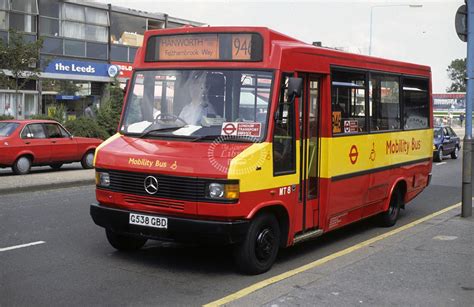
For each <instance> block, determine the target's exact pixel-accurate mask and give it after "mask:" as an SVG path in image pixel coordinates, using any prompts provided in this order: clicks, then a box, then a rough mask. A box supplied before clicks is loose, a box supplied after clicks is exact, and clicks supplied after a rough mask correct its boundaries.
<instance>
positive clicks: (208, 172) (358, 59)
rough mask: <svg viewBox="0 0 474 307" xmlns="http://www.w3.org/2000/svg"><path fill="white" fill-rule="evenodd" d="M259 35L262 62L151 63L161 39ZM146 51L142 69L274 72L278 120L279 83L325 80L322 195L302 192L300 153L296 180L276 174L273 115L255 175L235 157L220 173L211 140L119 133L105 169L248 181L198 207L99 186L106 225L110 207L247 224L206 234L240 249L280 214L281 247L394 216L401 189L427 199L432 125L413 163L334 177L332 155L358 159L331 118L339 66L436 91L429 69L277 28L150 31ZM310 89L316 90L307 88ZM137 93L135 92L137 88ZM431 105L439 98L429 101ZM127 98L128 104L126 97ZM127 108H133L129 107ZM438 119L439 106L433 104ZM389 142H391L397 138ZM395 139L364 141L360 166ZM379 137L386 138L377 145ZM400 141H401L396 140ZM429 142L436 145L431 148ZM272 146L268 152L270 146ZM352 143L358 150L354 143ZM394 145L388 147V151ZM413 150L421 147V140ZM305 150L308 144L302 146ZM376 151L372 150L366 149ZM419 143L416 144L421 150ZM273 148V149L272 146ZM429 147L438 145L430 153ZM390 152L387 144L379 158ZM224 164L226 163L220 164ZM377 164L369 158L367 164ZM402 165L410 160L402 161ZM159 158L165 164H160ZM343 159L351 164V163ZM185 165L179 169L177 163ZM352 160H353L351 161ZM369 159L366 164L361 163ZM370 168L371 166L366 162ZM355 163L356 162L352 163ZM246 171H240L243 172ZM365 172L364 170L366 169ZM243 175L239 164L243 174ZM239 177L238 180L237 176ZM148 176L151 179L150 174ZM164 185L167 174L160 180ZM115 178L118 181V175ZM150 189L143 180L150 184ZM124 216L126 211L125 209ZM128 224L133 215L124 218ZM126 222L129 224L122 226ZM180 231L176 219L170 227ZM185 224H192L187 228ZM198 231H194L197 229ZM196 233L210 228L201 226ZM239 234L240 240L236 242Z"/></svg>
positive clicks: (238, 148)
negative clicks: (232, 197)
mask: <svg viewBox="0 0 474 307" xmlns="http://www.w3.org/2000/svg"><path fill="white" fill-rule="evenodd" d="M236 32H238V33H240V32H242V33H246V32H251V33H258V34H259V35H261V37H262V38H263V59H262V61H256V62H232V61H180V62H172V61H169V62H165V61H162V62H146V61H145V50H146V42H147V41H148V39H149V38H150V37H152V36H155V35H163V36H164V35H172V34H184V33H236ZM144 42H145V43H144V44H145V45H144V46H143V47H142V48H140V49H139V51H138V53H137V56H136V60H135V63H134V69H135V71H140V70H151V69H155V70H156V69H159V70H166V69H198V68H212V69H219V68H221V69H249V70H268V71H273V72H274V85H273V90H272V91H271V97H270V102H271V105H270V106H269V108H270V109H269V114H270V115H273V114H275V112H276V111H277V107H278V101H279V97H280V95H281V93H280V89H279V85H280V84H281V82H282V74H283V73H291V74H292V75H294V76H313V75H314V76H317V78H318V80H319V82H320V83H319V84H320V87H319V102H320V109H319V112H320V113H319V116H318V144H319V145H318V146H319V155H318V157H319V159H318V160H319V161H318V163H319V168H318V170H319V171H320V174H319V175H318V183H317V184H318V193H317V197H316V199H313V200H311V202H309V201H308V204H307V205H305V206H302V200H301V199H300V193H299V190H300V188H301V183H302V182H306V181H307V180H305V179H304V180H303V181H301V182H300V181H299V180H298V178H299V175H300V168H299V166H300V162H298V161H299V159H300V155H301V152H299V150H297V153H296V161H297V167H296V171H295V173H293V174H289V175H288V176H274V175H273V170H272V159H273V156H272V155H271V148H272V147H271V146H272V141H273V134H274V121H273V120H272V119H273V116H270V120H269V121H268V128H267V132H266V135H265V139H264V140H263V142H261V143H260V145H257V146H260V147H261V148H260V149H261V150H267V151H268V152H267V153H269V156H267V157H266V161H265V162H262V165H259V167H261V170H258V168H257V170H254V171H253V172H252V174H249V175H246V176H239V175H236V174H237V172H234V173H232V171H231V170H232V169H233V166H232V163H233V162H232V161H231V166H230V169H229V170H228V172H227V173H226V172H222V171H220V170H218V169H216V168H215V167H213V164H212V163H211V161H210V160H209V158H208V151H209V146H210V143H209V142H187V141H174V140H163V139H147V138H143V139H141V138H135V137H130V136H126V135H122V134H117V135H116V136H114V137H113V138H112V139H110V140H108V141H106V142H105V143H104V145H102V146H101V147H100V148H99V150H98V151H97V153H96V161H95V163H96V164H95V165H96V168H97V169H98V171H104V172H106V171H112V172H119V173H120V174H122V173H133V174H142V175H143V174H147V175H148V174H159V175H162V176H176V177H180V178H186V177H187V178H190V177H191V178H203V179H216V180H220V179H222V180H227V179H235V180H238V181H240V188H241V191H240V197H239V199H238V201H237V202H235V203H229V204H221V203H215V202H207V201H205V200H201V199H198V200H197V201H189V200H181V199H179V198H173V197H168V198H154V197H148V196H138V195H135V194H134V192H133V189H132V190H130V191H128V192H123V191H112V190H109V189H104V188H101V187H98V188H97V192H96V195H97V201H98V203H99V204H98V205H93V206H92V208H91V213H92V215H93V217H94V220H95V221H96V223H97V224H99V225H101V226H103V227H105V228H107V227H112V228H113V227H114V224H113V223H111V222H110V220H111V219H112V218H108V217H107V214H105V213H104V212H103V211H107V210H108V209H110V210H119V211H120V210H122V211H123V212H144V213H147V214H157V215H162V216H167V217H171V218H173V217H175V218H178V219H189V220H193V221H196V223H205V222H209V223H222V224H219V225H226V227H227V226H229V225H231V224H232V223H234V222H235V223H237V227H233V226H232V227H230V226H229V228H226V227H221V228H214V229H212V231H213V233H210V232H206V231H204V233H203V236H204V237H206V238H209V237H213V235H220V236H221V237H223V238H224V240H223V241H225V242H226V243H238V242H240V241H241V240H243V238H244V237H245V235H246V234H247V231H248V227H249V223H251V222H252V220H253V219H254V218H255V217H256V216H257V215H259V214H260V213H262V212H271V214H273V215H274V216H276V217H277V219H278V222H279V227H280V233H281V239H280V240H281V244H280V245H281V246H282V247H284V246H290V245H292V244H294V243H295V242H298V241H299V239H298V238H305V234H308V236H307V237H311V236H313V234H317V235H319V234H321V233H323V232H327V231H330V230H333V229H337V228H340V227H342V226H344V225H347V224H349V223H352V222H355V221H358V220H360V219H363V218H366V217H370V216H373V215H376V214H378V213H380V212H385V211H387V210H388V209H389V204H390V199H391V196H392V194H393V191H394V189H396V188H397V187H398V189H400V191H401V192H400V193H402V194H403V205H404V204H405V203H407V202H409V201H410V200H411V199H413V198H414V197H415V196H416V195H418V194H419V193H420V192H421V191H422V190H423V189H424V188H425V187H426V186H427V185H428V184H429V179H430V172H431V164H432V160H431V154H432V139H431V140H429V141H428V139H429V138H430V137H431V128H432V123H431V122H430V123H429V127H427V129H426V130H423V131H418V132H416V133H415V134H414V136H413V139H414V140H415V141H414V142H418V141H419V140H421V141H420V142H421V144H422V145H420V146H422V148H421V149H420V150H421V151H422V152H423V153H421V152H420V153H419V154H417V156H413V158H411V160H410V159H409V158H403V159H408V160H406V161H405V160H397V159H398V158H397V157H394V158H393V160H391V159H392V158H390V157H388V156H387V157H386V158H385V160H384V162H383V164H380V165H383V166H380V167H374V168H371V167H370V165H367V166H364V167H365V168H360V169H354V170H351V169H349V167H346V168H345V169H342V166H341V171H340V172H339V173H336V172H335V171H333V168H332V166H331V165H332V164H331V163H332V162H331V159H332V156H334V155H335V154H336V153H337V152H339V151H344V152H343V153H341V155H340V156H341V157H340V159H346V160H347V159H349V157H348V155H349V151H347V152H346V147H344V146H346V145H345V144H344V143H347V142H351V141H350V140H351V139H349V137H348V138H347V141H342V140H339V141H338V137H334V136H333V131H332V120H331V118H332V116H331V112H332V111H331V69H332V68H334V67H343V68H351V69H358V70H367V71H375V72H384V73H392V74H397V75H409V76H416V77H422V78H426V79H428V80H430V82H429V87H430V91H429V92H430V93H431V71H430V68H429V67H427V66H422V65H415V64H408V63H404V62H398V61H392V60H387V59H381V58H375V57H369V56H364V55H356V54H350V53H345V52H341V51H337V50H332V49H328V48H320V47H315V46H311V45H308V44H305V43H303V42H301V41H298V40H296V39H293V38H291V37H288V36H286V35H283V34H281V33H278V32H275V31H272V30H270V29H267V28H259V27H255V28H247V27H245V28H244V27H206V28H204V27H203V28H180V29H164V30H157V31H148V32H146V34H145V39H144ZM304 90H305V91H306V90H307V88H305V89H304ZM127 95H128V96H129V95H131V94H130V91H129V92H128V93H127ZM429 99H430V102H431V95H430V97H429ZM126 101H127V98H126ZM302 101H303V98H297V99H296V101H295V103H296V110H298V106H299V104H300V103H302ZM124 110H125V107H124ZM430 118H432V108H431V103H430ZM296 121H297V123H296V127H297V128H296V134H295V136H296V141H297V142H298V143H297V144H299V142H300V141H301V131H300V129H299V124H298V118H297V119H296ZM408 135H411V132H410V131H406V132H405V131H403V130H402V129H400V131H398V134H397V133H394V134H392V135H391V136H390V137H391V138H392V139H394V140H396V139H398V138H400V137H402V138H403V137H405V136H406V137H407V138H408V139H409V140H411V139H412V137H411V136H410V137H408ZM387 137H388V136H387ZM382 138H385V136H381V135H377V134H375V133H374V134H370V133H367V134H363V135H359V136H357V139H354V140H356V141H354V142H355V143H354V144H356V145H357V146H358V150H359V152H358V155H359V159H360V160H359V161H362V157H363V156H364V155H365V153H366V152H367V150H370V148H369V147H370V146H364V144H372V142H374V144H375V142H380V144H382V143H383V144H389V143H388V142H389V140H388V139H382ZM375 139H378V141H374V140H375ZM394 142H395V141H394ZM427 142H429V144H428V143H427ZM266 145H267V146H266ZM349 145H350V144H349ZM252 146H256V145H255V144H251V143H239V144H234V147H233V150H234V151H235V152H234V153H233V155H234V157H236V158H238V157H242V156H246V155H247V156H250V155H252V153H253V154H258V153H259V150H260V149H254V148H255V147H252ZM387 146H388V145H387ZM409 146H412V145H411V143H410V145H409ZM296 147H298V145H297V146H296ZM365 147H367V148H365ZM415 147H416V146H415V145H414V147H413V148H415ZM262 148H263V149H262ZM426 148H428V149H426ZM213 150H214V151H215V157H222V161H220V162H221V163H222V164H225V163H227V162H226V161H228V158H226V156H225V154H222V153H223V152H224V151H225V150H227V147H226V145H225V144H217V145H216V146H215V148H214V149H213ZM388 150H389V149H387V148H385V145H384V147H383V148H379V156H380V155H382V154H383V152H385V153H386V152H388ZM217 159H218V162H219V159H220V158H217ZM364 159H367V158H364ZM400 159H402V158H400ZM157 160H159V162H158V164H157V162H156V161H157ZM147 161H151V162H152V163H154V165H160V163H162V164H161V165H166V166H165V167H157V168H155V167H152V168H150V167H148V166H146V164H147ZM341 161H342V160H341ZM173 163H175V164H176V165H177V167H176V168H175V169H173V168H170V167H169V166H170V165H172V164H173ZM344 163H345V162H344ZM359 163H362V162H359ZM364 163H365V162H364ZM347 165H349V164H347ZM235 167H237V166H235ZM361 167H362V166H361ZM234 169H235V168H234ZM231 173H232V174H231ZM140 178H142V177H140ZM158 179H159V178H158ZM111 180H112V179H111ZM140 184H141V183H140ZM122 211H120V212H122ZM122 219H123V218H122ZM122 223H124V224H127V223H126V222H124V221H123V220H122ZM123 227H125V228H126V230H124V232H130V233H135V234H137V231H138V233H139V234H140V233H141V235H143V236H145V237H149V238H159V239H173V240H174V239H176V240H186V239H189V238H191V237H194V235H196V234H197V233H193V231H190V230H186V229H180V230H179V231H177V232H174V231H173V230H172V229H171V230H169V231H168V232H167V233H165V232H161V235H157V236H155V235H154V234H153V233H152V232H151V230H150V231H149V229H147V228H145V227H143V228H139V230H136V229H135V228H134V229H131V228H128V226H126V225H125V226H123ZM170 227H171V222H170ZM184 228H185V227H184ZM189 229H194V228H189ZM196 229H198V230H199V229H201V228H199V227H196ZM234 234H235V236H234Z"/></svg>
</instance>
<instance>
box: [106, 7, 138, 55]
mask: <svg viewBox="0 0 474 307" xmlns="http://www.w3.org/2000/svg"><path fill="white" fill-rule="evenodd" d="M145 29H146V19H145V18H142V17H137V16H131V15H127V14H120V13H115V12H112V13H111V14H110V40H111V43H112V44H121V45H130V46H137V47H140V46H141V45H142V43H143V34H144V33H145Z"/></svg>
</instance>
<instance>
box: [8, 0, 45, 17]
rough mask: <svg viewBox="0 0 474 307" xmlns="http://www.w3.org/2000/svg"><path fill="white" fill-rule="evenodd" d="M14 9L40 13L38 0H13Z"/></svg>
mask: <svg viewBox="0 0 474 307" xmlns="http://www.w3.org/2000/svg"><path fill="white" fill-rule="evenodd" d="M11 9H12V11H18V12H23V13H28V14H38V6H37V5H36V0H13V1H12V8H11Z"/></svg>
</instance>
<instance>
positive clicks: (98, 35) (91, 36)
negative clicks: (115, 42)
mask: <svg viewBox="0 0 474 307" xmlns="http://www.w3.org/2000/svg"><path fill="white" fill-rule="evenodd" d="M86 39H87V40H92V41H97V42H104V43H106V42H107V40H108V34H107V28H106V27H100V26H93V25H86Z"/></svg>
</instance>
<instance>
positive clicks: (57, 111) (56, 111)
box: [31, 104, 66, 124]
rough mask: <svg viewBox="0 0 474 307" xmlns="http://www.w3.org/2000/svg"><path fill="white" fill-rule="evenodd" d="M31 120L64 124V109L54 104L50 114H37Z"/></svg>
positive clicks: (62, 106) (63, 106) (60, 105)
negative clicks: (53, 121) (44, 120)
mask: <svg viewBox="0 0 474 307" xmlns="http://www.w3.org/2000/svg"><path fill="white" fill-rule="evenodd" d="M31 119H46V120H55V121H57V122H60V123H61V124H64V122H65V119H66V107H65V105H64V104H55V105H54V108H53V109H52V111H51V114H49V115H46V114H37V115H33V116H32V117H31Z"/></svg>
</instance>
